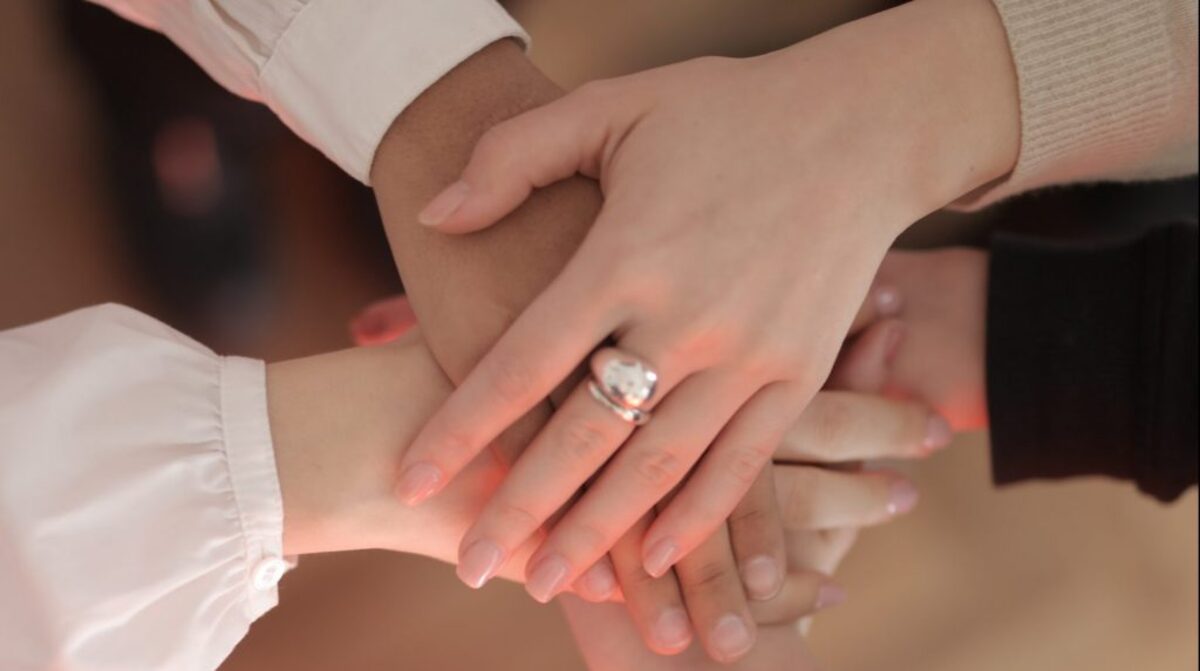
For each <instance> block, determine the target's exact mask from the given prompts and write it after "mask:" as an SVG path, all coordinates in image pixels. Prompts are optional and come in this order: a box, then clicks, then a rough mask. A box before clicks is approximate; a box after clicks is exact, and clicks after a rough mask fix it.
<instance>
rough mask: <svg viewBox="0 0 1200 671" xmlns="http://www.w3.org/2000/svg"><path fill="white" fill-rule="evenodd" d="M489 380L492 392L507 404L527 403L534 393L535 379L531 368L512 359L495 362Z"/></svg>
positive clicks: (489, 372) (489, 373)
mask: <svg viewBox="0 0 1200 671" xmlns="http://www.w3.org/2000/svg"><path fill="white" fill-rule="evenodd" d="M487 379H488V382H489V384H490V386H491V390H492V391H493V392H495V394H496V395H497V396H499V397H500V398H502V399H504V400H505V401H507V402H513V403H527V402H528V401H529V396H530V395H531V394H532V393H533V389H534V378H533V375H532V374H531V373H530V370H529V368H528V367H526V366H524V365H522V364H520V363H517V362H516V361H515V360H514V359H512V358H509V359H505V360H500V361H497V362H494V363H493V364H492V366H491V368H490V370H489V371H488V378H487Z"/></svg>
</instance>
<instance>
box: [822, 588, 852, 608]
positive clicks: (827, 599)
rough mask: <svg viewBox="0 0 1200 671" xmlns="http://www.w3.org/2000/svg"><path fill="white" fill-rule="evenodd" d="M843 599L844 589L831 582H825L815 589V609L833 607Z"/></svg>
mask: <svg viewBox="0 0 1200 671" xmlns="http://www.w3.org/2000/svg"><path fill="white" fill-rule="evenodd" d="M845 600H846V590H844V589H842V588H841V587H839V586H837V585H835V584H833V583H831V582H827V583H825V584H824V585H821V588H820V589H818V590H817V603H816V609H817V610H825V609H826V608H833V607H834V606H836V605H838V604H840V603H843V602H844V601H845Z"/></svg>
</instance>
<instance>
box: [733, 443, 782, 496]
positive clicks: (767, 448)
mask: <svg viewBox="0 0 1200 671" xmlns="http://www.w3.org/2000/svg"><path fill="white" fill-rule="evenodd" d="M773 451H774V450H773V447H772V445H770V444H768V443H756V444H753V445H749V446H746V447H741V448H738V449H736V450H734V451H733V454H732V455H730V458H729V475H730V476H732V477H733V478H734V480H736V481H737V483H738V484H739V485H741V486H742V487H743V488H749V487H750V486H751V485H753V484H754V481H755V480H757V479H758V476H759V474H760V473H762V469H763V466H765V465H766V463H767V460H768V459H770V458H771V453H772V452H773Z"/></svg>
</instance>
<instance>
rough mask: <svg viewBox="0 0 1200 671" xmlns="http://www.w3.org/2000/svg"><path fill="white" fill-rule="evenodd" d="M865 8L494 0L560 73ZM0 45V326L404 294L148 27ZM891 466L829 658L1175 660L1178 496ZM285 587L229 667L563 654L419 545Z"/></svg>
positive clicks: (994, 662)
mask: <svg viewBox="0 0 1200 671" xmlns="http://www.w3.org/2000/svg"><path fill="white" fill-rule="evenodd" d="M886 5H887V3H882V2H862V1H847V2H841V3H820V2H812V1H811V0H809V1H805V0H787V1H785V0H739V1H738V2H730V1H729V0H656V1H655V2H644V1H642V0H609V1H608V2H603V3H598V2H587V1H586V0H541V1H536V2H535V1H534V0H523V1H514V2H510V3H508V6H509V9H510V10H511V11H512V12H513V13H514V14H515V15H516V16H517V17H518V19H519V20H521V21H522V22H523V23H524V25H526V26H527V27H528V28H529V30H530V32H531V33H532V35H533V38H534V43H535V48H534V51H533V54H532V56H533V58H534V60H535V61H537V63H538V64H539V65H540V66H541V67H542V68H543V69H544V70H545V71H546V72H547V73H548V74H549V75H550V76H551V77H553V78H555V79H556V80H557V81H559V82H560V83H562V84H563V85H565V86H574V85H577V84H579V83H580V82H583V81H586V80H588V79H592V78H596V77H600V76H609V75H614V74H620V73H623V72H629V71H633V70H638V69H642V68H645V67H650V66H653V65H659V64H663V63H668V62H672V61H677V60H681V59H684V58H688V57H692V56H697V55H702V54H718V53H719V54H726V55H750V54H755V53H761V52H764V51H769V50H772V49H776V48H779V47H781V46H784V45H786V44H790V43H793V42H795V41H797V40H800V39H803V38H805V37H807V36H809V35H812V34H815V33H817V32H820V31H822V30H825V29H827V28H829V27H832V26H834V25H837V24H839V23H842V22H844V21H847V20H850V19H853V18H856V17H857V16H861V15H864V14H866V13H869V12H872V11H876V10H878V9H881V8H883V7H884V6H886ZM0 50H2V53H0V56H2V58H0V203H3V210H2V212H3V214H2V215H0V328H7V327H10V326H14V325H17V324H21V323H26V322H30V321H34V320H37V319H41V318H45V317H49V316H51V315H54V314H57V313H61V312H64V311H67V310H70V309H73V308H76V307H80V306H84V305H89V304H94V303H99V302H105V301H117V302H122V303H126V304H129V305H132V306H134V307H136V308H138V309H141V310H143V311H145V312H148V313H150V314H152V315H154V316H156V317H158V318H160V319H162V320H164V321H166V322H168V323H170V324H172V325H174V326H176V327H177V328H179V329H181V330H183V331H185V332H187V333H189V334H191V335H193V336H195V337H197V338H198V339H200V340H201V341H203V342H205V343H206V344H208V345H210V346H212V347H213V348H214V349H216V350H218V351H223V352H229V353H237V354H243V355H248V356H256V357H262V358H265V359H268V360H277V359H283V358H289V357H295V356H300V355H305V354H311V353H315V352H320V351H324V350H329V349H335V348H340V347H344V346H346V345H348V343H349V340H348V336H347V331H346V322H347V320H348V319H349V318H350V317H351V316H353V315H354V314H355V312H356V311H357V310H358V309H359V308H360V307H362V306H363V305H364V304H366V303H367V302H369V301H371V300H373V299H375V298H378V297H382V296H385V295H387V294H390V293H394V292H396V291H399V290H400V289H401V285H400V282H399V280H398V279H397V277H396V273H395V270H394V268H393V266H392V262H391V258H390V255H389V254H388V251H387V246H386V243H385V240H384V238H383V234H382V229H381V227H380V224H379V220H378V215H377V214H376V212H375V208H374V201H373V198H372V196H371V194H370V192H369V191H368V190H367V189H365V188H364V187H362V186H360V185H358V184H356V183H354V182H353V181H351V180H349V179H348V178H346V177H344V176H343V175H342V174H341V173H339V172H338V171H337V170H336V169H335V168H334V167H333V166H332V165H331V164H329V163H328V162H326V161H325V160H324V159H323V158H322V157H321V156H320V155H319V154H317V153H316V152H315V151H313V150H312V149H310V148H308V147H306V146H305V145H304V144H302V143H301V142H299V141H298V140H296V139H295V138H294V137H293V136H292V135H291V134H290V133H289V132H288V131H287V130H286V129H285V128H283V127H282V126H280V125H279V124H278V123H277V122H276V121H275V120H274V119H273V117H272V116H271V115H270V114H269V113H267V112H266V111H265V110H263V109H261V108H259V107H258V106H256V105H254V104H252V103H247V102H245V101H241V100H238V99H236V98H233V97H231V96H230V95H228V94H226V93H224V92H223V91H222V90H221V89H220V88H219V87H217V86H216V85H215V84H213V83H212V82H211V81H210V80H209V79H208V78H207V76H205V75H204V74H203V73H202V72H201V71H200V70H198V69H197V68H196V67H195V66H194V65H192V64H191V62H190V61H189V60H188V59H187V58H186V57H184V56H183V55H182V54H181V53H180V52H178V51H176V50H175V49H174V48H173V47H172V46H171V45H170V43H169V42H167V41H166V40H165V39H163V38H161V37H159V36H157V35H155V34H152V33H150V32H147V31H144V30H141V29H139V28H136V27H133V26H130V25H127V24H125V23H123V22H121V21H120V20H118V19H116V18H115V17H113V16H111V15H109V14H108V13H107V12H106V11H105V10H102V9H98V8H96V7H93V6H90V5H86V4H85V3H82V2H78V1H76V0H55V1H51V0H3V1H2V2H0ZM381 85H386V82H381ZM1196 210H1197V183H1196V180H1195V179H1194V178H1193V179H1187V180H1180V181H1176V182H1170V183H1161V184H1155V185H1149V186H1137V187H1089V188H1078V189H1063V190H1056V191H1054V192H1051V193H1047V194H1035V195H1033V196H1031V197H1026V198H1022V199H1018V200H1016V201H1014V202H1011V203H1007V204H1005V205H1003V206H1001V207H999V208H994V209H992V210H989V211H987V212H984V213H980V214H975V215H970V216H967V215H957V214H939V215H935V217H936V218H937V219H939V220H940V221H938V225H937V226H936V227H935V226H930V225H928V224H926V225H919V226H918V227H916V228H915V229H914V230H913V231H912V232H911V233H910V234H909V235H907V236H906V238H905V239H904V240H903V243H904V244H906V245H909V246H930V245H939V244H949V243H974V242H979V241H981V240H983V239H984V238H985V236H986V235H987V232H988V231H990V230H993V229H995V228H1006V229H1015V230H1024V231H1036V232H1038V233H1041V234H1045V235H1062V236H1070V235H1079V234H1080V231H1081V230H1082V229H1084V228H1086V229H1088V230H1089V231H1091V232H1094V231H1097V230H1117V229H1121V228H1125V227H1129V226H1134V225H1137V224H1138V223H1139V222H1142V223H1144V222H1152V221H1161V220H1164V219H1168V218H1174V217H1181V216H1185V217H1190V218H1195V217H1196ZM1068 224H1070V225H1068ZM934 228H936V230H937V233H936V234H934V233H933V229H934ZM0 374H3V371H0ZM912 474H913V477H914V478H915V480H916V481H917V482H918V484H919V485H920V486H921V487H922V493H923V498H922V502H921V505H920V507H919V508H918V510H917V511H916V512H915V513H914V514H912V515H910V516H908V517H906V518H904V519H902V520H900V521H898V522H896V523H894V524H891V525H889V526H888V527H886V528H883V529H877V530H871V531H869V532H867V533H865V534H863V536H862V537H861V539H860V541H859V544H858V547H857V548H856V550H855V552H853V553H852V554H851V556H850V558H849V559H848V560H847V562H846V564H845V566H844V568H843V570H842V573H841V576H840V580H841V582H842V584H844V585H846V586H847V587H848V590H849V592H850V595H851V598H850V600H849V602H848V603H846V604H845V605H843V606H840V607H839V608H837V609H835V610H834V611H833V612H830V613H828V614H826V615H823V616H822V617H821V618H820V619H819V620H818V621H817V623H816V626H815V628H814V630H813V634H812V640H813V645H814V647H815V648H816V650H817V651H818V653H819V654H820V656H821V657H822V658H824V659H825V660H827V661H828V666H829V667H830V668H832V669H838V670H841V671H867V670H872V671H874V670H879V669H900V670H904V671H908V670H911V669H921V670H923V671H961V670H964V669H969V670H972V671H988V670H991V669H996V670H1001V669H1003V670H1011V669H1022V670H1025V671H1041V670H1047V671H1051V670H1052V671H1060V670H1063V669H1089V670H1093V671H1107V670H1113V671H1117V670H1121V671H1124V670H1127V669H1135V668H1136V669H1140V670H1145V671H1167V670H1172V671H1173V670H1177V669H1195V668H1197V664H1198V661H1197V633H1196V631H1197V575H1196V573H1197V499H1196V494H1195V492H1194V491H1193V492H1192V493H1190V494H1189V495H1188V496H1186V497H1185V498H1184V499H1182V500H1181V501H1180V502H1178V503H1176V504H1174V505H1172V506H1162V505H1159V504H1156V503H1154V502H1151V501H1150V500H1148V499H1145V498H1143V497H1141V496H1139V495H1138V494H1137V493H1136V492H1135V491H1133V489H1132V488H1130V487H1127V486H1119V485H1114V484H1111V483H1107V482H1099V481H1089V482H1075V483H1071V484H1062V485H1043V484H1034V485H1024V486H1020V487H1015V488H1011V489H1006V490H1002V491H997V490H995V489H994V488H993V487H992V486H991V485H990V481H989V474H988V460H987V445H986V438H985V437H983V436H968V437H965V438H963V439H962V440H960V441H959V442H958V444H957V445H956V446H955V448H954V449H950V450H947V451H945V452H944V453H942V454H939V455H938V456H937V457H936V458H935V459H934V460H932V461H930V462H928V463H926V464H922V465H921V466H920V467H919V468H918V469H915V470H913V471H912ZM282 592H283V594H282V605H281V606H280V607H279V608H278V609H277V610H275V611H273V612H272V613H271V614H269V615H268V616H267V617H266V618H264V619H263V620H262V621H260V622H259V623H258V624H257V625H256V626H255V627H254V629H253V630H252V632H251V635H250V636H249V638H248V639H247V640H246V641H245V642H244V643H243V644H242V645H241V646H240V647H239V648H238V650H237V651H236V652H235V654H234V655H233V657H232V658H230V659H229V661H228V662H227V663H226V664H225V667H224V668H225V669H226V670H227V671H235V670H236V671H242V670H256V671H274V670H276V669H279V670H282V669H288V670H289V671H297V670H310V669H311V670H317V669H353V670H356V671H358V670H364V671H365V670H374V669H380V670H384V669H477V668H486V669H489V670H494V671H506V670H508V669H512V670H518V669H520V670H529V669H554V670H559V669H561V670H565V671H571V670H574V669H581V668H582V663H581V662H580V660H579V658H578V655H577V654H576V653H575V652H574V651H573V647H572V645H571V643H570V641H569V634H568V632H567V629H566V627H565V625H564V624H563V622H562V620H561V618H560V616H559V615H558V613H557V611H556V610H555V609H554V608H552V607H542V606H538V605H536V604H535V603H534V602H532V601H531V600H530V599H528V598H526V597H525V596H524V593H523V592H521V591H519V590H517V589H515V588H513V587H511V586H509V585H498V584H494V585H491V586H489V587H487V588H486V589H484V590H482V591H481V592H472V591H470V590H468V589H466V588H465V587H462V586H461V585H460V584H459V583H458V581H457V580H456V579H454V577H453V573H452V572H451V570H450V569H449V568H447V567H445V566H443V565H439V564H435V563H432V562H428V561H424V560H421V559H414V558H409V557H401V556H395V555H390V554H386V553H381V552H361V553H350V554H344V555H339V556H330V557H315V558H309V559H306V560H305V561H304V562H303V563H302V564H301V566H300V568H299V569H298V570H296V571H294V572H293V573H292V574H290V575H289V577H288V578H287V579H286V580H285V581H284V582H283V584H282ZM413 603H419V604H421V607H420V608H419V609H415V610H408V609H407V608H406V607H407V606H411V604H413Z"/></svg>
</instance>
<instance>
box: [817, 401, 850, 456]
mask: <svg viewBox="0 0 1200 671" xmlns="http://www.w3.org/2000/svg"><path fill="white" fill-rule="evenodd" d="M813 409H814V410H815V412H814V413H813V416H812V421H813V425H812V427H813V439H814V441H815V442H816V446H817V449H818V450H820V451H821V452H822V453H825V454H828V453H830V452H831V451H833V450H834V448H836V447H837V446H838V445H839V444H840V443H842V442H844V441H845V439H846V437H847V434H848V433H849V431H850V427H851V426H852V424H853V422H854V408H853V406H852V404H851V402H850V401H849V400H848V399H846V398H844V397H842V396H839V395H832V394H827V395H826V396H825V397H824V398H823V400H822V401H821V403H820V404H819V405H817V406H816V407H814V408H813Z"/></svg>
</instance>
